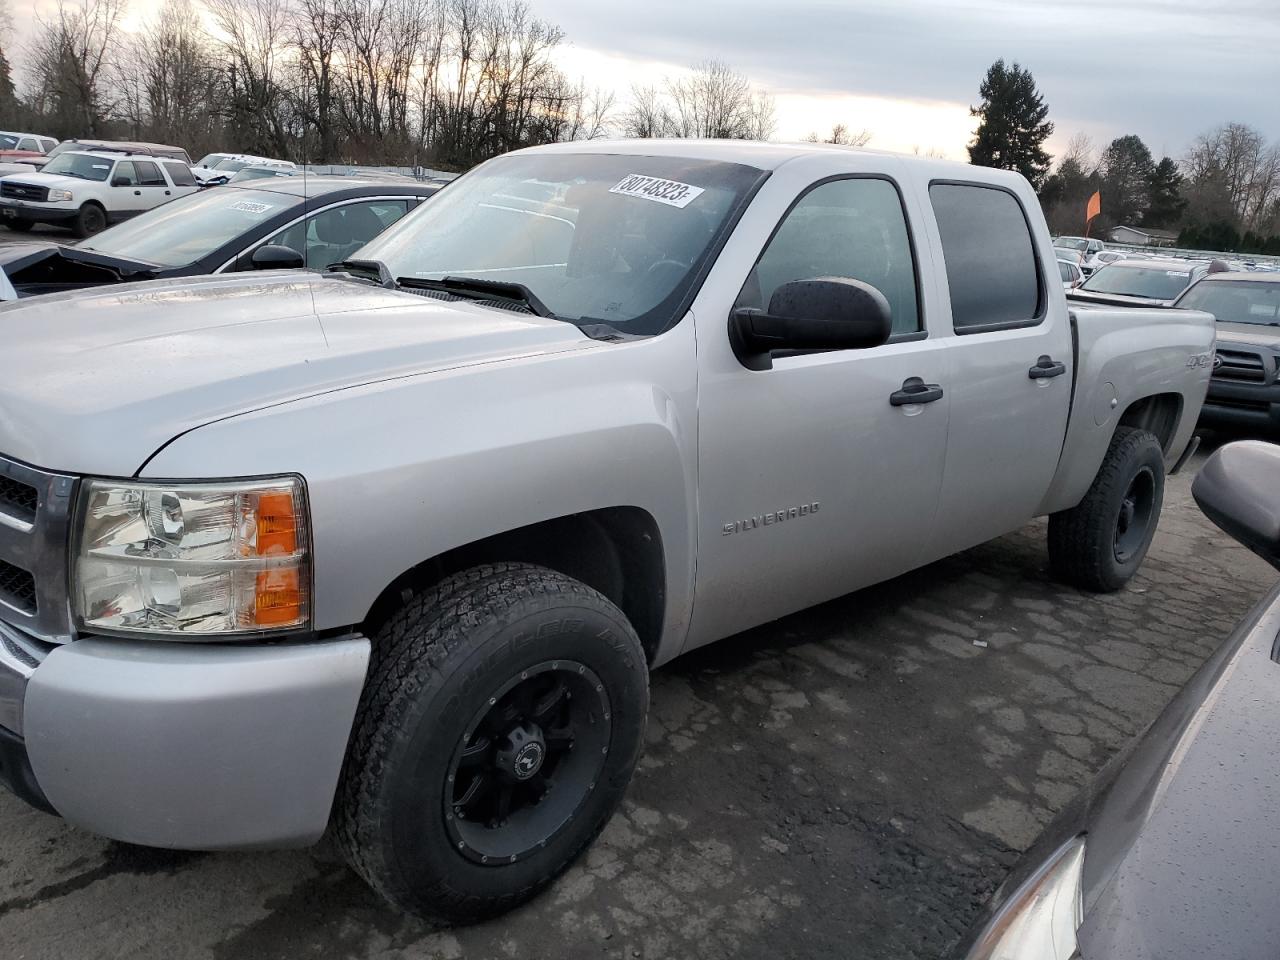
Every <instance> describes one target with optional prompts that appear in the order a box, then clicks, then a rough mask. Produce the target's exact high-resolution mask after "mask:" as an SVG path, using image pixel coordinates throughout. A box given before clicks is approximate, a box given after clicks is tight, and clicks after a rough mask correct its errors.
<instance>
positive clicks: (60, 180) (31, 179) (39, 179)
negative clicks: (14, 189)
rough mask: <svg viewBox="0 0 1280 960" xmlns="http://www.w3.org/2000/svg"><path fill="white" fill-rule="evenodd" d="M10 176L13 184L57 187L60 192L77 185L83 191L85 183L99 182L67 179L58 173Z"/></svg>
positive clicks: (74, 178) (73, 178) (76, 178)
mask: <svg viewBox="0 0 1280 960" xmlns="http://www.w3.org/2000/svg"><path fill="white" fill-rule="evenodd" d="M11 176H12V177H13V182H14V183H26V184H30V185H31V186H33V187H57V188H59V189H61V190H74V189H75V187H76V186H77V185H79V186H80V188H81V189H82V190H83V189H84V185H85V184H86V183H100V182H101V181H98V180H92V181H90V180H85V178H84V177H68V176H64V175H63V174H60V173H17V174H11Z"/></svg>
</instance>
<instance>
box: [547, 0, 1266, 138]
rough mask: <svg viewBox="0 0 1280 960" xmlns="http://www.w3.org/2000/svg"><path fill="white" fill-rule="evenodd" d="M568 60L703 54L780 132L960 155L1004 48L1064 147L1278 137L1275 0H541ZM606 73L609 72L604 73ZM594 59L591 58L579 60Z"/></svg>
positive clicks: (618, 65) (599, 62)
mask: <svg viewBox="0 0 1280 960" xmlns="http://www.w3.org/2000/svg"><path fill="white" fill-rule="evenodd" d="M532 2H533V6H534V8H535V9H536V10H537V11H538V12H539V14H541V15H542V16H544V17H546V18H547V19H549V20H552V21H553V22H555V23H558V24H560V26H562V27H563V28H564V30H565V33H566V34H567V37H568V39H569V42H570V44H571V45H572V50H571V53H570V60H571V65H572V66H579V65H580V66H581V67H583V68H588V69H587V70H586V72H587V74H588V78H589V79H593V77H592V75H593V74H598V75H599V76H600V77H601V78H602V79H604V80H606V81H608V80H612V81H613V83H615V84H616V85H617V86H619V87H621V88H623V90H624V91H625V89H626V88H627V87H628V86H629V81H630V80H632V79H635V78H637V77H639V78H642V79H643V80H644V81H646V82H648V81H651V80H653V79H655V78H661V76H662V75H663V74H664V73H668V72H671V71H672V70H673V69H678V68H679V67H682V66H686V65H688V64H691V63H695V62H697V61H699V60H703V59H706V58H708V57H717V58H720V59H723V60H725V61H727V62H729V63H730V64H732V65H733V66H735V67H737V68H738V69H739V70H741V71H743V72H745V73H747V74H748V75H749V76H750V77H751V78H752V80H754V81H755V82H756V83H757V84H758V85H760V86H761V87H763V88H765V89H768V90H770V91H772V92H773V93H774V94H775V96H777V98H778V131H777V136H778V137H779V138H780V139H796V138H799V137H802V136H804V135H805V134H806V133H808V132H809V131H810V130H815V129H825V128H828V127H830V125H831V123H833V122H837V121H843V122H845V123H847V124H849V125H850V126H851V127H853V128H855V129H857V128H863V127H865V128H867V129H870V130H871V131H872V133H873V134H874V137H873V140H872V142H871V146H878V147H883V148H884V149H890V150H910V149H911V148H912V147H913V146H918V147H919V148H920V149H921V150H927V149H930V148H934V149H941V150H944V151H946V152H947V154H948V155H950V156H951V157H952V158H954V159H962V158H963V156H964V144H965V143H966V142H967V140H968V138H969V134H970V131H971V129H972V120H971V119H970V118H969V116H968V109H967V108H968V107H969V105H970V104H974V103H976V102H977V100H978V83H979V81H980V79H981V77H982V75H983V73H984V72H985V71H986V69H987V67H988V66H989V65H990V64H991V63H992V62H993V61H994V60H995V59H996V58H998V57H1004V58H1005V59H1006V60H1009V61H1014V60H1016V61H1018V62H1019V63H1021V64H1022V65H1023V66H1024V67H1028V68H1029V69H1030V70H1031V71H1032V73H1034V75H1035V78H1036V81H1037V82H1038V83H1039V86H1040V90H1041V92H1042V93H1043V94H1044V96H1045V100H1046V101H1047V102H1048V104H1049V117H1050V119H1051V120H1053V122H1054V123H1055V125H1056V126H1057V132H1056V134H1055V136H1054V139H1053V141H1052V144H1053V146H1054V147H1057V148H1058V149H1061V148H1062V147H1064V146H1065V144H1066V141H1067V140H1068V139H1069V138H1070V137H1071V135H1072V134H1073V133H1075V132H1076V131H1078V130H1084V131H1087V132H1088V133H1089V134H1091V135H1092V136H1093V138H1094V140H1095V141H1096V142H1098V143H1099V144H1100V145H1101V144H1105V142H1107V141H1109V140H1111V139H1112V138H1114V137H1116V136H1120V135H1123V134H1127V133H1136V134H1138V135H1139V136H1141V137H1142V139H1143V140H1144V141H1146V143H1147V145H1148V146H1150V147H1151V149H1152V151H1153V152H1155V153H1156V155H1157V156H1159V155H1161V154H1162V153H1168V154H1172V155H1174V156H1178V157H1180V156H1181V155H1182V154H1183V152H1184V151H1185V149H1186V146H1187V144H1188V143H1189V142H1190V141H1191V139H1192V138H1193V137H1194V136H1195V135H1196V134H1198V133H1200V132H1201V131H1203V130H1205V129H1207V128H1209V127H1211V126H1214V125H1216V124H1218V123H1222V122H1225V121H1228V120H1239V121H1242V122H1244V123H1249V124H1252V125H1253V126H1255V127H1258V128H1260V129H1262V130H1263V131H1264V132H1265V133H1266V134H1267V135H1268V137H1270V138H1271V139H1273V140H1280V0H1061V2H1052V3H1049V2H1044V0H733V2H724V0H645V2H643V3H637V4H627V5H626V6H625V7H624V6H623V5H621V4H617V3H612V2H607V0H532ZM606 71H607V72H606ZM579 72H583V71H579Z"/></svg>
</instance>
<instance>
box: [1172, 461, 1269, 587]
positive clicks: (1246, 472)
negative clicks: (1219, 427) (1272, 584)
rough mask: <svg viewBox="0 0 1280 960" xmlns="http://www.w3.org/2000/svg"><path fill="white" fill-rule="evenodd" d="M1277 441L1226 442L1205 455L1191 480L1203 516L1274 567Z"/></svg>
mask: <svg viewBox="0 0 1280 960" xmlns="http://www.w3.org/2000/svg"><path fill="white" fill-rule="evenodd" d="M1277 477H1280V446H1277V445H1276V444H1274V443H1263V442H1262V441H1261V440H1240V441H1237V442H1236V443H1228V444H1227V445H1226V446H1224V447H1219V448H1218V450H1217V451H1216V452H1215V453H1214V454H1213V456H1211V457H1210V458H1209V461H1208V462H1207V463H1206V464H1205V465H1204V467H1202V468H1201V470H1200V473H1199V474H1198V475H1197V476H1196V479H1195V482H1194V483H1193V484H1192V485H1191V495H1192V496H1193V497H1195V500H1196V503H1197V504H1199V506H1200V509H1201V510H1203V511H1204V515H1205V516H1206V517H1208V518H1209V519H1210V520H1212V521H1213V522H1214V523H1216V524H1217V525H1218V526H1219V527H1221V528H1222V529H1223V530H1224V531H1225V532H1226V533H1229V534H1230V535H1231V536H1232V537H1234V538H1235V539H1236V540H1239V541H1240V542H1241V543H1242V544H1244V545H1245V546H1246V547H1248V548H1249V549H1250V550H1252V551H1253V552H1254V553H1256V554H1257V555H1258V556H1260V557H1261V558H1262V559H1263V560H1265V561H1267V563H1269V564H1271V565H1272V566H1273V567H1275V568H1276V569H1278V570H1280V484H1277V483H1276V478H1277Z"/></svg>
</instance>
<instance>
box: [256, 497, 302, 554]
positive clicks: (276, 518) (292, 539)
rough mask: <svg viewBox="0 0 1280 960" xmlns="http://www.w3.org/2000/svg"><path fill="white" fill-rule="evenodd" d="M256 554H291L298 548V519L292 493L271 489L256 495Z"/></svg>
mask: <svg viewBox="0 0 1280 960" xmlns="http://www.w3.org/2000/svg"><path fill="white" fill-rule="evenodd" d="M257 515H258V556H260V557H268V556H271V555H273V554H292V553H294V552H296V551H297V549H298V521H297V516H296V515H295V514H294V505H293V494H292V493H291V492H289V491H271V492H269V493H261V494H259V495H258V510H257Z"/></svg>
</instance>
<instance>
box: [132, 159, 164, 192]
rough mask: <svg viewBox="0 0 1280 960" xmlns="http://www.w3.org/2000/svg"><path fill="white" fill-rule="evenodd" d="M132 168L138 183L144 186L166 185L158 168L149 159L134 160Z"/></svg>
mask: <svg viewBox="0 0 1280 960" xmlns="http://www.w3.org/2000/svg"><path fill="white" fill-rule="evenodd" d="M133 168H134V170H135V171H137V174H138V183H140V184H142V186H144V187H167V186H168V185H169V184H167V183H165V180H164V176H163V175H162V174H161V173H160V168H159V167H157V166H156V165H155V164H154V163H152V162H151V161H150V160H135V161H133Z"/></svg>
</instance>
